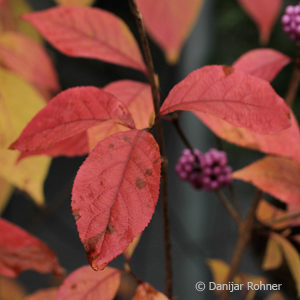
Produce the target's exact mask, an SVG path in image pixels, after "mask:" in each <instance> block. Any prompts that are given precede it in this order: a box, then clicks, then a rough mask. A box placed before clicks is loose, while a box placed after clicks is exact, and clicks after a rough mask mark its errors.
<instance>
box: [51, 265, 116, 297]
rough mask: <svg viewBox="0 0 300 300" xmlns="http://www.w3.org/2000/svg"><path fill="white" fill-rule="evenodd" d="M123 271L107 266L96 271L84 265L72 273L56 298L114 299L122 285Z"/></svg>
mask: <svg viewBox="0 0 300 300" xmlns="http://www.w3.org/2000/svg"><path fill="white" fill-rule="evenodd" d="M120 277H121V271H120V270H118V269H114V268H109V267H107V268H106V269H105V270H103V271H99V272H95V271H93V270H92V269H91V267H90V266H84V267H81V268H79V269H77V270H75V271H74V272H73V273H71V274H70V275H69V276H68V277H67V279H66V280H65V281H64V283H63V284H62V286H61V287H60V288H59V290H58V294H57V296H56V300H81V299H97V300H112V299H114V298H115V295H116V293H117V290H118V288H119V285H120Z"/></svg>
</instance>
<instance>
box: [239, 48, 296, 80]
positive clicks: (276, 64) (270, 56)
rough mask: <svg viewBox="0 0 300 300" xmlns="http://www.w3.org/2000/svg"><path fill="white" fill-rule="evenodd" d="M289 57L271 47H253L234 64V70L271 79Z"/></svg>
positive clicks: (285, 63) (286, 62)
mask: <svg viewBox="0 0 300 300" xmlns="http://www.w3.org/2000/svg"><path fill="white" fill-rule="evenodd" d="M290 61H291V60H290V58H289V57H288V56H286V55H284V54H282V53H281V52H279V51H276V50H273V49H255V50H251V51H248V52H246V53H245V54H244V55H242V56H241V57H240V58H239V59H238V60H237V61H236V62H235V63H234V64H233V67H234V69H235V70H238V71H242V72H245V73H248V74H250V75H253V76H256V77H259V78H261V79H265V80H267V81H272V80H273V79H274V78H275V77H276V75H277V74H278V73H279V72H280V71H281V69H282V68H283V67H284V66H286V65H287V64H289V63H290Z"/></svg>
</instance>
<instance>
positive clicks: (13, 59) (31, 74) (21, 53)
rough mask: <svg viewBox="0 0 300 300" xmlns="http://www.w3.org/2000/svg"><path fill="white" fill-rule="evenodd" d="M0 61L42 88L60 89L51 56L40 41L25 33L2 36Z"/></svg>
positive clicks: (4, 34)
mask: <svg viewBox="0 0 300 300" xmlns="http://www.w3.org/2000/svg"><path fill="white" fill-rule="evenodd" d="M0 62H1V64H2V65H4V66H5V67H6V68H8V69H9V70H12V71H14V72H15V73H17V74H19V75H20V76H21V77H23V78H24V79H26V80H28V81H29V82H32V83H33V84H35V85H36V86H37V87H39V88H41V89H46V90H52V91H57V90H59V84H58V80H57V75H56V72H55V69H54V66H53V64H52V62H51V60H50V58H49V56H48V55H47V53H46V52H45V50H44V49H43V47H42V46H41V45H40V44H39V43H37V42H36V41H34V40H32V39H31V38H29V37H26V36H25V35H22V34H19V33H14V32H7V33H3V34H2V35H1V36H0ZM37 62H38V63H37Z"/></svg>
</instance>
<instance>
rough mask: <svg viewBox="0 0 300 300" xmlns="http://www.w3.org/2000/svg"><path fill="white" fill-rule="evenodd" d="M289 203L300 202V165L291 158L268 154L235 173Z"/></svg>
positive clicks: (234, 175) (235, 175)
mask: <svg viewBox="0 0 300 300" xmlns="http://www.w3.org/2000/svg"><path fill="white" fill-rule="evenodd" d="M232 176H233V178H235V179H240V180H243V181H246V182H250V183H252V184H253V185H255V186H257V187H258V188H260V189H261V190H262V191H264V192H266V193H269V194H271V195H273V196H274V197H276V198H278V199H280V200H282V201H283V202H285V203H288V204H298V205H299V204H300V180H299V178H300V165H299V164H298V163H295V162H294V161H293V160H291V159H287V158H283V157H276V156H267V157H265V158H263V159H261V160H259V161H256V162H255V163H253V164H251V165H249V166H247V167H245V168H243V169H241V170H238V171H236V172H234V173H233V175H232Z"/></svg>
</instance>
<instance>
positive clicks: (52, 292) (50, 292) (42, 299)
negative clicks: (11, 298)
mask: <svg viewBox="0 0 300 300" xmlns="http://www.w3.org/2000/svg"><path fill="white" fill-rule="evenodd" d="M57 292H58V288H48V289H43V290H39V291H37V292H35V293H33V294H31V295H29V296H27V297H25V298H24V299H23V300H56V296H57Z"/></svg>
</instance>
